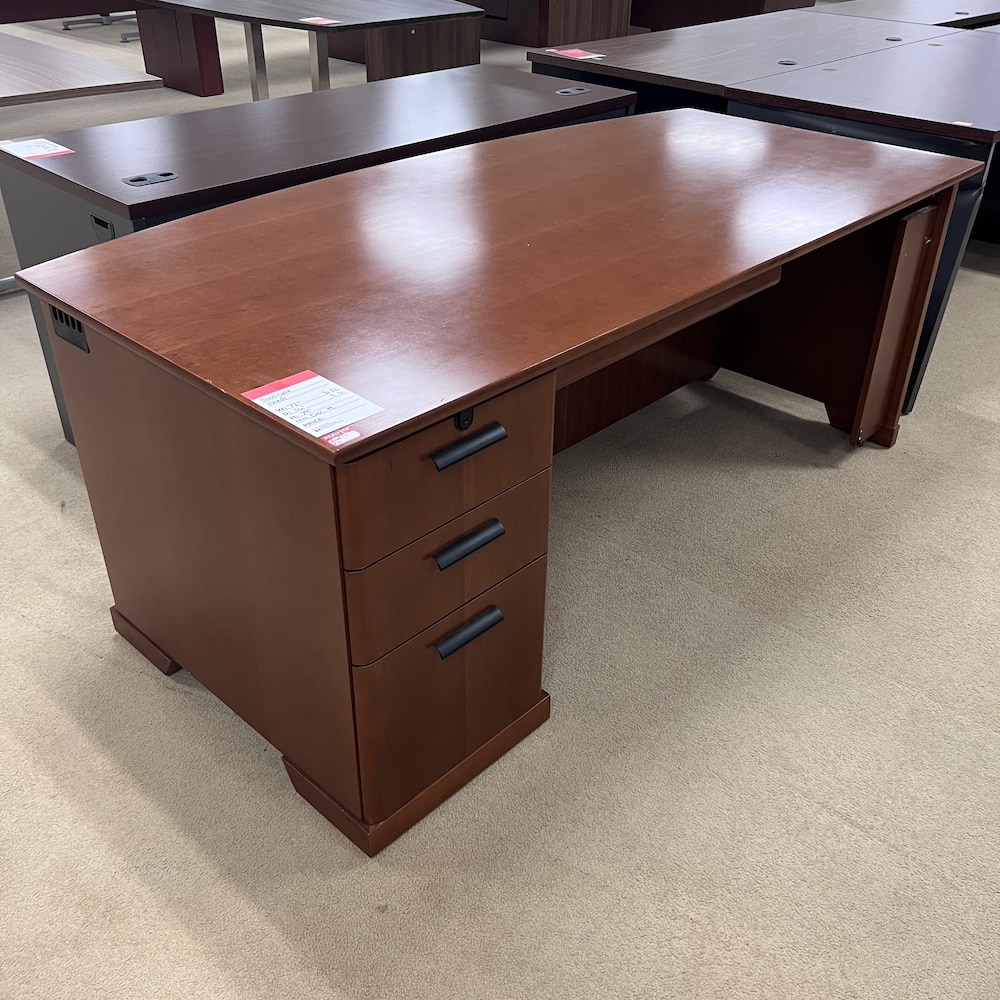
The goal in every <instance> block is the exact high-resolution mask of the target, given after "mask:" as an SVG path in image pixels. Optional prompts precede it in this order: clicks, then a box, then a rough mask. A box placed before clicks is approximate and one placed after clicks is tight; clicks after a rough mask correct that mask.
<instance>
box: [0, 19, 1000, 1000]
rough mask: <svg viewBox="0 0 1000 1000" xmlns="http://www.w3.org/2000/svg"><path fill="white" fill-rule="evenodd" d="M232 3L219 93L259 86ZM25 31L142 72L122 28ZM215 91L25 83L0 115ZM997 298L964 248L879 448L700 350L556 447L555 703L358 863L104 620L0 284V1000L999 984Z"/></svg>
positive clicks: (275, 765) (172, 104) (884, 990)
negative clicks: (683, 373)
mask: <svg viewBox="0 0 1000 1000" xmlns="http://www.w3.org/2000/svg"><path fill="white" fill-rule="evenodd" d="M220 27H221V28H223V29H224V30H223V31H222V32H220V33H222V34H223V35H224V41H225V42H226V52H227V63H226V65H227V82H228V81H229V80H232V81H233V87H234V90H233V91H232V92H230V93H228V94H227V95H225V97H223V98H217V99H213V101H214V102H221V101H228V100H245V99H247V98H248V94H247V93H244V92H243V91H242V90H239V89H238V85H239V84H240V83H241V82H242V86H244V87H245V79H246V78H245V72H244V71H243V65H242V62H241V61H240V60H241V58H242V57H241V55H240V39H241V36H240V35H239V33H238V32H237V33H236V34H235V37H230V36H231V34H232V33H231V32H227V31H226V30H225V26H221V25H220ZM5 30H7V29H5ZM15 30H16V31H17V32H18V33H23V34H26V35H28V36H30V37H41V36H42V35H45V34H46V33H50V34H51V35H52V37H53V39H54V40H55V41H57V42H58V43H60V44H71V45H73V46H77V47H79V48H80V49H81V50H85V51H88V52H93V51H94V50H95V49H96V48H99V47H101V46H103V49H102V54H103V53H104V52H105V51H106V52H107V54H108V55H109V56H112V57H114V58H119V59H125V58H126V57H127V58H128V59H129V60H133V64H136V65H138V63H137V60H138V50H137V49H135V48H133V49H131V50H130V52H126V51H124V50H129V47H128V46H117V41H116V39H117V35H118V32H119V31H120V29H119V28H114V29H94V30H95V31H96V32H97V33H98V34H103V35H104V36H105V37H106V39H107V40H105V41H100V40H95V38H94V37H93V36H91V35H87V36H86V37H84V32H83V31H80V32H79V33H78V34H76V33H74V34H73V35H72V36H71V37H69V36H67V35H65V34H63V33H61V32H59V31H58V26H56V27H55V30H54V31H53V30H52V25H51V24H47V25H31V26H20V27H18V28H17V29H15ZM109 32H110V34H109V35H108V34H107V33H109ZM278 34H279V35H280V33H278ZM295 42H296V39H292V40H290V41H289V40H287V39H282V38H280V37H278V38H276V39H275V40H274V41H273V42H272V43H269V54H271V55H272V86H273V85H274V81H275V80H278V79H281V78H282V74H283V70H282V69H281V68H280V67H281V66H283V65H284V61H283V56H282V54H281V51H280V50H281V45H282V43H285V44H288V45H289V48H293V47H295V45H294V43H295ZM116 46H117V47H116ZM496 53H497V54H496V57H497V58H514V57H516V58H517V59H518V61H519V59H520V53H519V52H518V51H517V50H507V51H505V50H504V47H496ZM301 55H302V69H303V71H304V49H303V52H302V53H301ZM292 56H293V58H292V59H290V60H288V62H289V63H295V65H294V66H292V65H289V72H288V76H287V80H286V81H285V82H284V83H282V84H281V86H282V87H284V86H287V88H288V90H287V92H293V91H294V90H296V89H298V90H304V89H307V88H308V83H307V82H305V77H304V76H302V77H301V79H300V78H299V77H297V76H296V75H295V74H296V73H298V72H299V69H298V60H299V53H298V49H297V47H295V52H293V53H292ZM346 72H356V70H354V69H353V68H347V70H346ZM241 73H242V74H243V75H240V74H241ZM277 92H279V93H281V92H283V91H282V90H278V91H277ZM208 103H209V102H198V101H197V99H195V98H189V97H187V96H186V95H181V94H175V93H171V92H163V93H162V94H155V93H154V94H148V93H140V94H131V95H123V96H120V97H116V98H108V99H104V98H98V99H94V100H76V101H64V102H55V103H54V104H49V105H34V106H31V107H29V108H19V109H12V110H11V111H8V110H4V111H3V112H2V116H3V117H2V118H0V137H4V138H6V137H11V136H17V135H27V134H37V133H38V132H44V131H52V130H56V129H58V128H64V127H70V126H74V127H75V126H78V125H80V124H83V123H86V122H97V121H109V120H123V119H125V118H130V117H142V116H145V115H149V114H162V113H169V112H172V111H181V110H189V109H190V108H192V107H195V106H206V105H207V104H208ZM0 265H2V266H0V272H3V270H4V268H7V269H8V270H9V269H12V268H13V266H14V261H13V259H12V250H11V249H10V247H9V241H8V242H7V243H4V242H3V240H2V239H0ZM998 319H1000V251H998V250H997V248H995V247H990V246H986V245H976V246H975V247H974V249H973V250H971V251H970V252H969V254H968V255H967V257H966V260H965V266H964V267H963V269H962V271H961V273H960V275H959V278H958V282H957V286H956V289H955V292H954V296H953V299H952V303H951V305H950V307H949V310H948V313H947V316H946V319H945V324H944V328H943V329H942V332H941V336H940V339H939V344H938V347H937V349H936V351H935V354H934V358H933V361H932V364H931V367H930V369H929V371H928V375H927V378H926V381H925V384H924V388H923V391H922V395H921V398H920V400H919V403H918V406H917V409H916V411H915V412H914V413H913V414H912V415H911V416H909V417H907V418H906V420H905V422H904V425H903V430H902V433H901V436H900V441H899V444H898V445H897V446H896V447H895V448H893V449H891V450H889V451H885V450H882V449H878V448H874V447H866V448H864V449H861V450H855V451H849V450H848V449H847V448H846V444H845V440H844V438H843V437H842V436H841V435H839V434H837V433H836V432H834V431H832V430H831V429H830V428H829V427H828V426H826V424H825V423H824V420H823V413H822V408H821V407H820V406H819V405H818V404H812V403H810V402H808V401H802V400H798V399H796V398H795V397H791V396H788V395H786V394H783V393H781V392H779V391H776V390H772V389H769V388H767V387H763V386H758V385H756V384H754V383H750V382H748V381H746V380H743V379H740V378H737V377H735V376H727V375H720V376H718V377H717V378H716V379H715V380H713V381H712V382H710V383H706V384H701V383H699V384H696V385H694V386H691V387H688V388H687V389H685V390H682V391H681V392H679V393H676V394H674V395H673V396H671V397H668V398H667V399H665V400H663V401H662V402H661V403H659V404H657V405H655V406H653V407H650V408H649V409H647V410H646V411H643V412H642V413H640V414H637V415H636V416H635V417H633V418H630V419H628V420H626V421H623V422H622V423H620V424H618V425H615V426H614V427H612V428H609V429H608V430H607V431H605V432H603V433H602V434H600V435H597V436H596V437H594V438H591V439H589V440H588V441H586V442H584V443H583V444H581V445H578V446H576V447H575V448H573V449H571V450H570V451H568V452H566V453H564V454H562V455H561V456H559V457H558V458H557V460H556V463H555V471H554V483H553V495H552V504H553V512H552V527H551V538H550V563H549V567H550V569H549V603H548V609H549V610H548V618H547V633H546V654H545V663H544V684H545V687H546V689H547V690H548V691H549V692H550V693H551V694H552V700H553V716H552V719H551V721H550V722H548V723H547V724H546V725H545V726H543V727H542V729H540V730H539V731H538V732H537V733H535V734H534V735H532V736H531V737H529V738H528V739H527V740H525V741H524V742H523V743H522V744H520V745H519V746H518V747H516V748H515V749H514V750H513V751H512V752H511V753H509V754H508V755H507V756H506V757H504V758H503V760H501V761H500V762H499V763H498V764H496V765H495V766H494V767H492V768H491V769H489V770H488V771H487V772H486V773H485V774H483V775H482V776H481V777H479V778H477V779H476V780H475V781H473V782H472V783H471V784H470V785H468V786H467V787H466V788H464V789H463V790H462V791H461V792H459V793H458V794H457V795H455V796H454V797H453V798H451V799H450V800H449V801H448V802H446V803H445V804H444V805H443V806H442V807H441V808H440V809H438V810H437V811H436V812H434V813H433V814H432V815H431V816H430V817H428V818H427V819H426V820H424V821H423V822H422V823H420V824H419V825H418V826H417V827H415V828H414V829H413V830H412V831H410V832H409V833H407V834H406V835H405V836H404V837H402V838H401V839H400V840H399V841H397V842H396V843H395V844H393V845H392V846H391V847H389V848H388V849H387V850H385V851H384V852H383V853H382V854H381V855H379V856H378V857H377V858H376V859H368V858H366V857H365V856H364V855H362V854H361V853H360V852H359V851H358V850H357V849H356V848H354V847H353V846H352V845H351V844H350V843H349V842H348V841H347V840H346V839H344V838H343V837H342V836H341V835H340V834H338V833H337V832H336V831H335V830H334V829H333V828H332V827H331V826H329V825H328V824H327V823H326V822H325V821H324V820H323V819H322V818H321V817H320V816H319V815H318V814H316V813H314V812H313V811H312V810H311V809H310V808H309V807H308V806H307V805H306V804H305V802H303V801H302V800H301V799H299V798H298V797H297V796H296V795H295V794H294V792H293V791H292V789H291V786H290V785H289V784H288V782H287V780H286V778H285V775H284V771H283V769H282V767H281V764H280V761H279V758H278V755H277V754H276V753H275V751H273V750H272V749H271V748H269V747H268V746H267V745H266V744H265V743H264V742H263V741H262V740H261V739H260V738H259V737H258V736H257V735H256V734H255V733H254V732H253V731H251V730H250V729H249V728H248V727H247V726H246V725H244V724H243V723H242V722H241V721H240V720H239V719H237V718H236V717H234V716H233V715H232V714H231V713H230V712H229V711H228V710H227V709H225V708H224V707H223V706H221V705H220V704H219V703H218V702H217V701H216V700H215V699H213V698H212V697H211V696H210V695H208V693H207V692H206V691H205V690H204V689H203V688H201V687H200V686H199V685H198V684H197V683H196V682H194V681H193V680H192V679H191V678H190V677H189V676H188V675H187V674H184V673H181V674H178V675H176V676H174V677H172V678H166V677H163V676H162V675H161V674H159V673H158V672H157V671H156V670H154V669H153V668H152V667H151V666H150V664H149V663H147V662H146V661H145V660H143V658H142V657H141V656H139V654H138V653H136V652H135V651H134V650H133V649H132V648H131V647H130V646H129V645H127V644H126V643H125V642H124V641H123V640H122V639H120V638H119V637H118V636H117V635H116V634H115V633H114V631H113V630H112V628H111V624H110V620H109V617H108V611H107V609H108V606H109V605H110V603H111V595H110V592H109V589H108V585H107V580H106V577H105V574H104V570H103V564H102V561H101V554H100V548H99V545H98V541H97V538H96V536H95V533H94V528H93V523H92V520H91V517H90V513H89V508H88V504H87V497H86V493H85V491H84V488H83V484H82V481H81V477H80V472H79V468H78V465H77V462H76V455H75V452H74V450H73V449H72V447H70V446H69V445H68V444H66V443H65V442H64V441H63V440H62V437H61V434H60V430H59V425H58V420H57V417H56V413H55V408H54V405H53V403H52V400H51V396H50V392H49V388H48V383H47V380H46V377H45V373H44V367H43V365H42V361H41V355H40V352H39V349H38V344H37V339H36V334H35V331H34V327H33V324H32V321H31V318H30V313H29V309H28V304H27V302H26V300H25V297H24V296H23V295H20V294H19V295H14V296H8V297H6V298H0V342H2V348H3V361H4V363H3V365H2V366H0V539H2V541H0V558H2V567H3V569H2V573H0V676H2V680H3V685H4V690H5V696H4V699H3V707H2V709H0V830H2V836H0V852H2V860H0V934H2V937H0V940H2V945H0V997H3V998H8V997H9V998H11V1000H15V998H16V1000H41V998H45V1000H52V998H73V1000H76V998H88V1000H89V998H102V1000H103V998H108V1000H132V998H137V997H155V998H157V1000H198V998H206V1000H207V998H212V1000H237V998H239V1000H274V998H284V997H288V998H294V1000H305V998H336V1000H341V998H343V1000H377V998H378V1000H381V998H393V1000H395V998H400V1000H402V998H420V1000H424V998H427V1000H452V998H454V1000H469V998H497V1000H510V998H521V997H525V998H529V997H530V998H553V1000H557V998H558V1000H577V998H587V1000H589V998H595V1000H597V998H601V1000H606V998H613V1000H619V998H644V1000H646V998H650V997H667V998H698V1000H732V998H740V1000H743V998H746V1000H757V998H761V1000H777V998H790V1000H791V998H795V1000H802V998H810V1000H828V998H830V1000H832V998H837V1000H841V998H843V1000H847V998H851V1000H889V998H898V1000H925V998H926V1000H946V998H947V1000H996V997H997V996H1000V948H998V940H1000V938H998V932H1000V826H998V819H1000V816H998V806H997V788H998V782H1000V696H998V693H997V691H998V686H997V677H998V669H997V668H998V659H1000V657H998V653H997V646H998V641H1000V583H998V581H1000V402H998V400H1000V394H998V390H997V386H998V384H1000V350H998V347H997V328H998Z"/></svg>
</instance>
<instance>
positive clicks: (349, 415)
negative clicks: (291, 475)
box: [242, 371, 384, 446]
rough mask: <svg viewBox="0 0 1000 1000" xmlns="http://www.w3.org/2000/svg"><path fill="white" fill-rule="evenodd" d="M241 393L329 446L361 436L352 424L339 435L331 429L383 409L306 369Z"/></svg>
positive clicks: (344, 425) (342, 426) (337, 429)
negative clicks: (346, 430)
mask: <svg viewBox="0 0 1000 1000" xmlns="http://www.w3.org/2000/svg"><path fill="white" fill-rule="evenodd" d="M242 395H243V396H244V398H246V399H249V400H250V401H251V402H254V403H256V404H257V405H258V406H260V407H262V408H263V409H265V410H267V411H268V412H270V413H273V414H274V415H275V416H276V417H281V419H282V420H284V421H287V422H288V423H290V424H291V425H292V426H293V427H298V429H299V430H300V431H305V432H306V433H307V434H311V435H312V436H313V437H316V438H322V439H323V440H324V441H326V442H327V443H328V444H330V445H333V446H336V445H338V444H343V443H344V442H345V441H350V440H353V439H354V438H356V437H361V434H360V432H359V431H356V430H355V429H354V428H353V427H351V428H349V429H348V432H342V433H340V434H335V433H334V432H335V431H340V430H341V428H344V427H348V425H349V424H353V423H355V422H356V421H358V420H363V419H364V418H365V417H370V416H372V414H374V413H381V412H382V410H383V409H384V407H382V406H379V405H378V404H377V403H372V402H371V401H370V400H367V399H364V398H363V397H361V396H359V395H358V394H357V393H356V392H351V391H350V389H345V388H344V387H343V386H342V385H337V383H336V382H331V381H330V380H329V379H328V378H323V376H322V375H317V374H316V373H315V372H310V371H305V372H299V373H298V374H297V375H289V376H288V377H287V378H283V379H279V380H278V381H277V382H268V384H267V385H262V386H259V387H258V388H256V389H250V390H249V391H247V392H244V393H243V394H242Z"/></svg>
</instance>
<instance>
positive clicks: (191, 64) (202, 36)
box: [136, 7, 224, 97]
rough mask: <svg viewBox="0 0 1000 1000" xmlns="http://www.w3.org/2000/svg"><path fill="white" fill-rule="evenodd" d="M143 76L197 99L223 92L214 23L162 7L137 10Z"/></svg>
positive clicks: (209, 18) (197, 15)
mask: <svg viewBox="0 0 1000 1000" xmlns="http://www.w3.org/2000/svg"><path fill="white" fill-rule="evenodd" d="M136 17H137V18H138V21H139V40H140V42H141V44H142V54H143V57H144V58H145V61H146V72H147V73H150V74H151V75H152V76H158V77H160V78H161V79H162V80H163V85H164V86H165V87H170V88H171V89H173V90H183V91H185V92H186V93H188V94H194V95H196V96H197V97H213V96H214V95H216V94H221V93H222V92H223V89H224V88H223V85H222V63H221V61H220V59H219V42H218V38H217V36H216V33H215V19H214V18H211V17H206V16H205V15H203V14H185V13H183V12H181V11H175V10H166V9H164V8H162V7H158V8H149V9H137V10H136Z"/></svg>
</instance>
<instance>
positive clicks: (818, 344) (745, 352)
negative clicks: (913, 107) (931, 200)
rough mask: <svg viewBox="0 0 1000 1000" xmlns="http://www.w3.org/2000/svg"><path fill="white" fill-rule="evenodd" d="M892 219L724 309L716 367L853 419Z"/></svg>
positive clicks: (820, 252)
mask: <svg viewBox="0 0 1000 1000" xmlns="http://www.w3.org/2000/svg"><path fill="white" fill-rule="evenodd" d="M897 224H898V220H897V219H893V218H890V219H883V220H881V221H879V222H877V223H875V224H873V225H870V226H866V227H865V228H864V229H861V230H858V231H856V232H854V233H851V234H849V235H847V236H844V237H842V238H840V239H838V240H835V241H834V242H832V243H828V244H826V245H825V246H822V247H819V248H817V249H816V250H813V251H812V252H811V253H809V254H806V255H805V256H803V257H799V258H798V259H797V260H793V261H790V262H789V263H787V264H785V266H784V268H783V271H782V280H781V281H780V282H779V283H778V284H777V285H775V286H774V287H773V288H769V289H766V290H765V291H762V292H760V293H759V294H758V295H756V296H754V297H753V298H751V299H747V300H746V301H744V302H741V303H738V304H737V305H734V306H733V307H732V308H731V309H729V310H727V311H726V312H725V313H724V314H723V316H722V317H721V326H720V342H719V350H720V355H719V359H720V363H721V367H723V368H728V369H730V370H732V371H736V372H740V373H741V374H743V375H749V376H750V377H751V378H756V379H759V380H760V381H762V382H767V383H769V384H771V385H776V386H779V387H781V388H783V389H788V390H790V391H791V392H796V393H798V394H799V395H802V396H807V397H809V398H810V399H815V400H818V401H819V402H821V403H824V404H826V405H827V407H828V408H829V409H831V410H832V411H835V412H837V413H849V414H850V415H851V418H852V419H853V416H854V414H855V412H856V410H857V407H858V401H859V398H860V394H861V390H862V385H863V381H864V376H865V372H866V369H867V366H868V361H869V358H870V356H871V349H872V342H873V338H874V336H875V332H876V330H877V328H878V322H879V316H880V310H881V308H882V304H883V298H884V290H885V287H886V277H887V274H888V272H889V267H890V263H891V260H892V252H893V246H894V242H895V234H896V228H897ZM841 429H844V430H849V429H850V428H841Z"/></svg>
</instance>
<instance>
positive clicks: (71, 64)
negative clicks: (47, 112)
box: [0, 34, 163, 107]
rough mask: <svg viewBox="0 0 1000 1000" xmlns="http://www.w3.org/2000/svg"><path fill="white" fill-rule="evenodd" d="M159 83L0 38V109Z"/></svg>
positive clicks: (73, 54)
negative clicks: (13, 105)
mask: <svg viewBox="0 0 1000 1000" xmlns="http://www.w3.org/2000/svg"><path fill="white" fill-rule="evenodd" d="M162 85H163V81H162V80H160V79H158V78H157V77H155V76H148V75H147V74H145V73H134V72H132V71H131V70H127V69H122V68H121V67H120V66H115V65H113V64H111V63H105V62H100V61H99V60H97V59H90V58H89V57H87V56H81V55H79V54H77V53H76V52H67V51H66V50H64V49H58V48H54V47H53V46H51V45H42V44H40V43H38V42H32V41H29V40H28V39H26V38H19V37H17V36H16V35H6V34H0V107H3V106H4V105H12V104H26V103H30V102H33V101H51V100H58V99H61V98H64V97H83V96H85V95H87V94H103V93H118V92H121V91H127V90H152V89H154V88H156V87H160V86H162Z"/></svg>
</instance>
